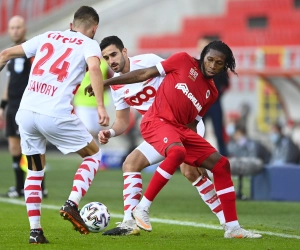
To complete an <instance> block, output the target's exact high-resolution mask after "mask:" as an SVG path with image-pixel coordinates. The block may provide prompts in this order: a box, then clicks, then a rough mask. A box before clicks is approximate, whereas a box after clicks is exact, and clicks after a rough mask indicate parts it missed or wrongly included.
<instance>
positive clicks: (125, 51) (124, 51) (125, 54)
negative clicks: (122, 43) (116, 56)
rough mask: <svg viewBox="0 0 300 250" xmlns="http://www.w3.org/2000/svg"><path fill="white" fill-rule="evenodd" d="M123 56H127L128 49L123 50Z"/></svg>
mask: <svg viewBox="0 0 300 250" xmlns="http://www.w3.org/2000/svg"><path fill="white" fill-rule="evenodd" d="M122 54H123V56H127V49H126V48H124V49H122Z"/></svg>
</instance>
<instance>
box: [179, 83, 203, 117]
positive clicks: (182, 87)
mask: <svg viewBox="0 0 300 250" xmlns="http://www.w3.org/2000/svg"><path fill="white" fill-rule="evenodd" d="M175 88H176V89H179V90H181V91H182V92H183V94H185V95H186V96H187V98H188V99H190V100H191V102H192V103H193V104H194V106H195V107H196V109H197V111H198V112H200V111H201V109H202V106H201V104H200V103H199V101H198V100H197V99H196V97H195V96H194V95H193V94H192V93H191V92H190V91H189V88H188V86H187V85H186V83H177V84H176V86H175Z"/></svg>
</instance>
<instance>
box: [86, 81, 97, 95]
mask: <svg viewBox="0 0 300 250" xmlns="http://www.w3.org/2000/svg"><path fill="white" fill-rule="evenodd" d="M87 93H88V94H89V97H91V96H94V95H95V93H94V90H93V88H92V84H90V85H88V86H86V87H85V89H84V94H85V95H86V94H87Z"/></svg>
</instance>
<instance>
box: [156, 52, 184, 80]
mask: <svg viewBox="0 0 300 250" xmlns="http://www.w3.org/2000/svg"><path fill="white" fill-rule="evenodd" d="M186 56H188V54H187V53H185V52H180V53H176V54H174V55H172V56H170V57H169V58H168V59H166V60H165V61H162V62H160V63H157V64H156V68H157V70H158V72H159V73H160V75H161V76H165V75H166V74H168V73H169V72H172V71H175V70H177V69H178V65H180V64H181V63H182V61H183V60H185V57H186Z"/></svg>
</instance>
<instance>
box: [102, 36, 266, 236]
mask: <svg viewBox="0 0 300 250" xmlns="http://www.w3.org/2000/svg"><path fill="white" fill-rule="evenodd" d="M228 69H229V70H230V71H232V72H233V73H235V59H234V56H233V54H232V51H231V49H230V48H229V47H228V46H227V45H226V44H225V43H223V42H222V41H213V42H211V43H209V44H208V45H207V46H206V47H205V48H204V49H203V51H202V53H201V56H200V60H196V59H194V58H192V57H191V56H189V55H188V54H187V53H184V52H182V53H177V54H175V55H173V56H171V57H169V58H168V59H167V60H165V61H162V62H159V63H158V64H157V65H156V66H153V67H149V68H145V69H139V70H135V71H132V72H129V73H127V74H124V75H122V76H119V77H115V78H112V79H109V80H107V81H106V82H105V83H106V84H107V85H114V84H118V83H122V84H128V83H136V82H143V81H147V80H148V79H152V78H154V77H159V76H165V78H164V80H163V82H162V84H161V86H160V87H159V89H158V90H157V93H156V97H155V100H154V102H153V104H152V106H151V107H150V108H149V110H148V111H147V112H146V114H145V115H144V117H143V120H142V122H141V133H142V136H143V138H144V139H145V141H146V142H148V143H149V144H150V145H152V146H153V147H154V148H155V149H156V150H157V151H158V152H159V153H160V154H161V155H162V156H165V157H166V158H165V160H164V161H163V162H162V163H161V164H160V165H159V167H158V168H157V170H156V172H155V173H154V175H153V178H152V179H151V181H150V183H149V186H148V187H147V189H146V191H145V193H144V196H143V197H142V199H141V201H140V203H139V204H138V205H137V206H136V207H135V208H134V210H133V217H134V218H135V220H136V223H137V225H138V226H139V227H140V228H142V229H144V230H146V231H152V226H151V224H150V219H149V207H150V206H151V203H152V202H153V200H154V199H155V197H156V195H157V194H158V193H159V192H160V190H161V189H162V188H163V187H164V186H165V185H166V183H167V182H168V181H169V179H170V178H171V177H172V175H173V174H174V172H175V170H176V168H177V167H178V166H179V165H180V164H182V163H183V162H185V163H187V164H189V165H192V166H195V167H204V168H206V169H209V170H211V171H212V173H213V176H214V184H215V188H216V191H217V194H218V197H219V199H220V201H221V204H222V207H223V212H224V216H225V220H226V225H225V233H224V237H225V238H260V237H261V235H260V234H255V233H252V232H250V231H247V230H245V229H243V228H241V227H240V225H239V222H238V218H237V213H236V197H235V192H234V186H233V182H232V180H231V174H230V165H229V162H228V160H227V159H226V158H225V157H224V156H222V155H220V154H219V153H218V152H217V151H216V149H215V148H213V147H212V146H211V145H210V144H209V143H208V142H207V141H206V140H205V139H204V138H203V137H201V136H199V135H198V134H197V133H195V132H194V131H192V130H191V129H190V128H188V127H187V126H186V124H189V123H191V122H192V121H194V120H195V118H196V117H197V116H200V117H203V115H204V114H205V112H206V111H207V110H208V108H209V107H210V106H211V105H212V103H213V102H214V101H215V100H216V98H217V96H218V91H217V89H216V87H215V85H214V82H213V80H212V78H213V77H214V76H216V75H217V74H219V73H221V72H223V73H227V71H228ZM145 86H147V85H145ZM113 132H114V131H112V130H111V133H112V134H113Z"/></svg>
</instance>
